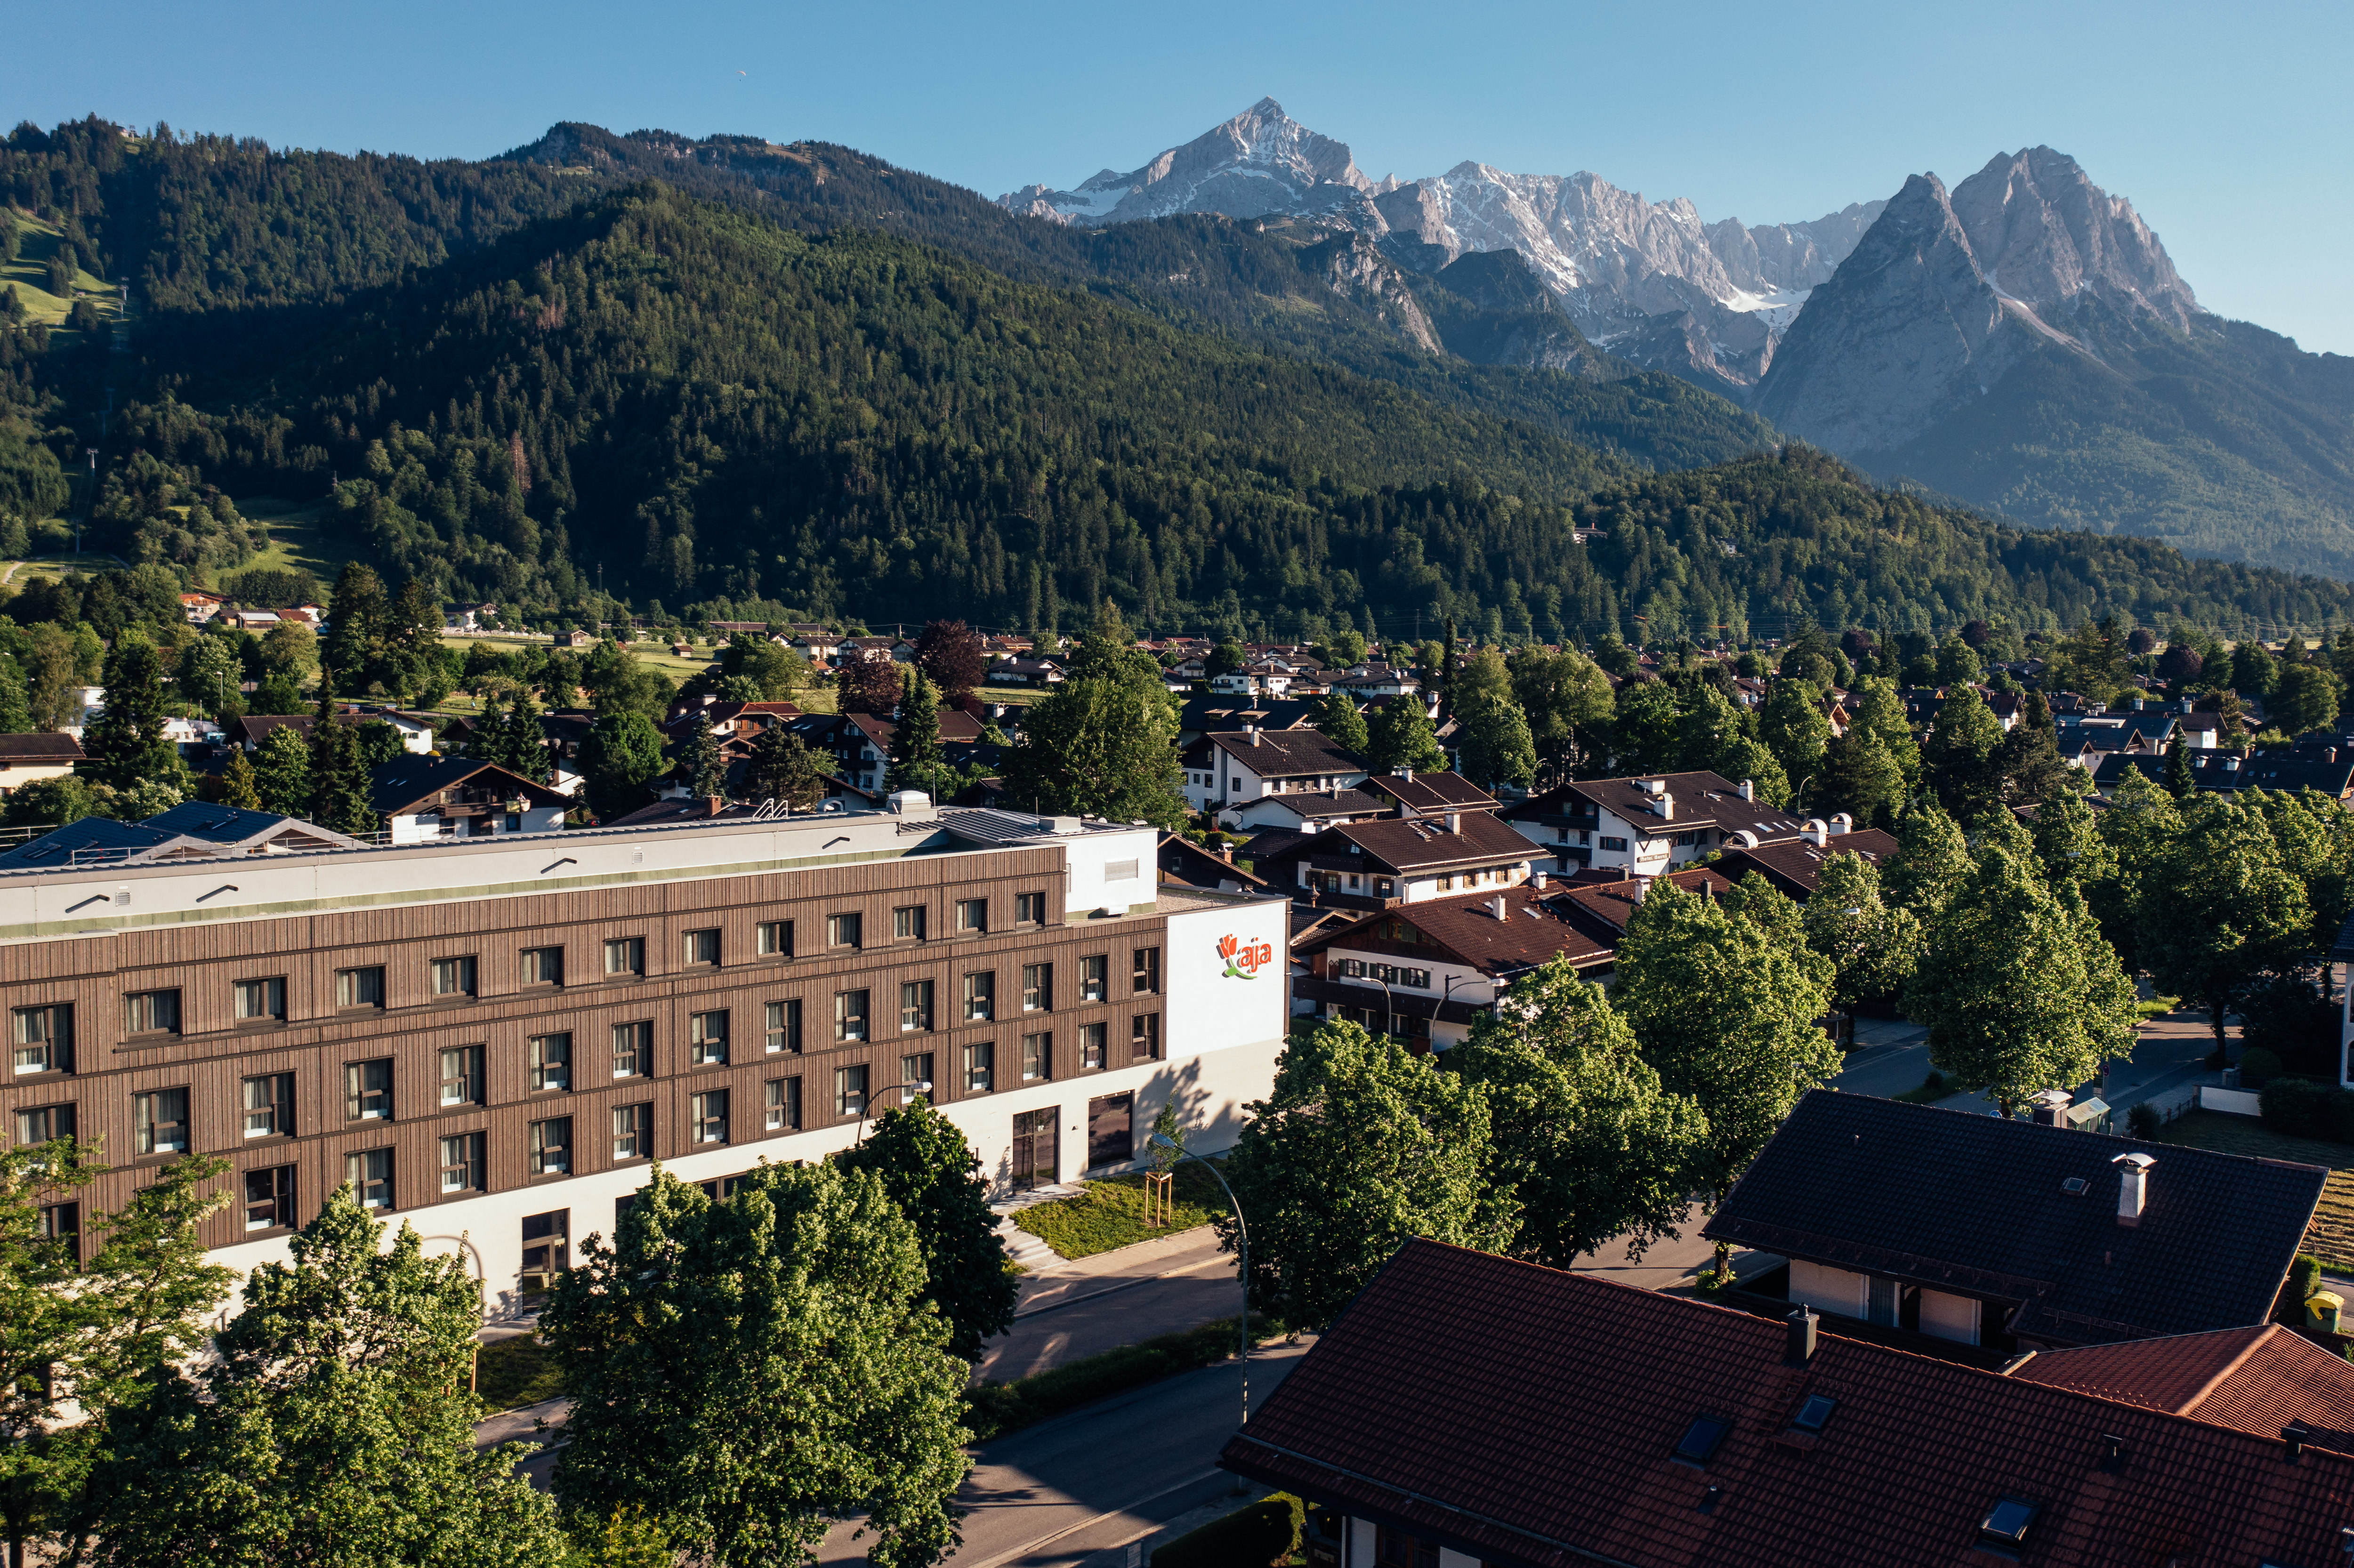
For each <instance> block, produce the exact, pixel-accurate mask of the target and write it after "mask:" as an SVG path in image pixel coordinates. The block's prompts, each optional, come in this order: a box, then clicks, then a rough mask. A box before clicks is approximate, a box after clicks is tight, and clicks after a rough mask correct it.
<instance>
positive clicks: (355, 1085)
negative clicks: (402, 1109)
mask: <svg viewBox="0 0 2354 1568" xmlns="http://www.w3.org/2000/svg"><path fill="white" fill-rule="evenodd" d="M344 1119H345V1121H390V1120H391V1119H392V1059H391V1058H390V1057H388V1056H387V1057H383V1058H379V1059H378V1060H376V1061H374V1062H350V1063H346V1064H345V1066H344Z"/></svg>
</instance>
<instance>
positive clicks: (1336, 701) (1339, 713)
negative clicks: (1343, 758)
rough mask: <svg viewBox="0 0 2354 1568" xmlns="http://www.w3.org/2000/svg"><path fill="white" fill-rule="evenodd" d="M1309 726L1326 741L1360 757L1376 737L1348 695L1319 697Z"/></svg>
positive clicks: (1332, 694) (1335, 693)
mask: <svg viewBox="0 0 2354 1568" xmlns="http://www.w3.org/2000/svg"><path fill="white" fill-rule="evenodd" d="M1309 722H1310V724H1311V725H1312V726H1314V727H1315V729H1316V731H1317V733H1318V734H1320V735H1321V736H1324V738H1325V739H1327V740H1329V741H1331V743H1332V744H1333V745H1335V746H1339V747H1345V748H1346V749H1348V750H1350V751H1353V752H1355V753H1356V754H1357V755H1358V756H1360V757H1363V756H1364V755H1365V754H1366V752H1367V750H1368V749H1369V748H1370V747H1372V745H1373V737H1372V736H1371V734H1370V733H1369V732H1368V731H1367V729H1366V728H1365V715H1363V714H1362V713H1359V712H1358V711H1357V705H1356V702H1355V700H1354V699H1352V697H1351V696H1350V695H1349V694H1347V693H1346V692H1327V693H1325V694H1323V695H1322V696H1321V697H1319V698H1318V699H1317V700H1316V707H1315V710H1314V715H1313V716H1312V717H1311V718H1310V721H1309Z"/></svg>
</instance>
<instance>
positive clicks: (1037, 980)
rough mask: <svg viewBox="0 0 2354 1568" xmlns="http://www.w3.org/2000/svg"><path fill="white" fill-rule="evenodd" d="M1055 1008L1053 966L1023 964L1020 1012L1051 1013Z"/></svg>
mask: <svg viewBox="0 0 2354 1568" xmlns="http://www.w3.org/2000/svg"><path fill="white" fill-rule="evenodd" d="M1054 1007H1055V966H1054V965H1052V964H1023V966H1022V1011H1023V1012H1053V1011H1054Z"/></svg>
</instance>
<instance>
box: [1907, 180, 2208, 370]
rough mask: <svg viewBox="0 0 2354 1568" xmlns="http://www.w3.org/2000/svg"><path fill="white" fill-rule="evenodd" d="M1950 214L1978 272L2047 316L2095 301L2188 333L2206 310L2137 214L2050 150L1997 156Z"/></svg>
mask: <svg viewBox="0 0 2354 1568" xmlns="http://www.w3.org/2000/svg"><path fill="white" fill-rule="evenodd" d="M1952 206H1953V211H1954V215H1955V217H1956V218H1957V219H1959V221H1960V223H1961V225H1962V228H1963V231H1964V232H1965V233H1967V235H1968V236H1969V238H1970V248H1971V250H1972V252H1973V254H1974V255H1975V256H1976V258H1977V260H1978V268H1979V270H1981V271H1982V272H1984V273H1985V274H1986V276H1987V279H1988V281H1989V282H1990V283H1991V284H1993V285H1994V286H1995V287H1996V288H1998V289H1999V290H2000V291H2002V292H2003V293H2004V294H2005V295H2006V296H2008V297H2009V298H2011V299H2014V300H2018V301H2020V302H2023V303H2025V304H2026V305H2028V306H2029V307H2030V308H2031V309H2033V310H2035V311H2036V312H2037V313H2039V314H2041V315H2045V316H2050V315H2052V314H2053V313H2055V312H2056V313H2061V314H2063V315H2064V314H2067V313H2072V312H2073V310H2074V309H2075V308H2077V307H2078V305H2079V304H2080V302H2081V301H2082V299H2083V297H2084V296H2086V295H2090V296H2092V297H2093V298H2095V299H2097V300H2099V301H2100V302H2102V303H2104V304H2105V305H2107V306H2108V307H2109V308H2111V309H2112V310H2115V311H2117V312H2119V313H2122V314H2126V315H2128V316H2130V315H2133V314H2136V313H2147V314H2150V315H2154V316H2156V317H2158V319H2159V320H2161V321H2164V322H2166V323H2168V324H2169V325H2172V326H2174V327H2177V328H2187V327H2188V326H2189V325H2190V319H2191V317H2192V316H2193V315H2194V314H2196V313H2198V310H2199V302H2198V301H2197V300H2196V299H2195V298H2193V297H2192V295H2191V292H2190V285H2189V284H2187V283H2185V282H2184V281H2182V278H2181V275H2180V274H2179V273H2178V272H2176V271H2175V270H2174V263H2173V261H2172V260H2170V259H2169V258H2168V256H2167V254H2166V248H2165V247H2164V246H2163V245H2161V244H2159V243H2158V236H2157V235H2156V234H2154V233H2152V232H2151V231H2150V228H2149V226H2148V225H2147V224H2146V223H2144V222H2143V221H2142V219H2141V215H2140V214H2139V213H2137V212H2136V211H2134V209H2133V204H2132V203H2131V202H2129V201H2127V200H2126V199H2125V198H2124V197H2123V196H2110V195H2109V194H2108V193H2107V192H2105V191H2104V190H2102V189H2101V188H2100V186H2098V185H2094V183H2093V182H2092V180H2091V179H2090V178H2089V177H2088V176H2087V175H2085V173H2084V169H2083V167H2082V166H2081V165H2080V164H2077V162H2076V160H2075V159H2073V158H2072V157H2070V156H2068V155H2067V154H2065V153H2056V152H2054V151H2052V149H2051V148H2049V147H2031V148H2028V149H2026V150H2025V151H2022V152H2019V153H1999V154H1996V155H1995V156H1994V157H1992V158H1990V159H1988V162H1987V165H1986V167H1984V168H1982V169H1980V170H1979V171H1978V173H1977V174H1975V175H1971V176H1970V177H1969V178H1967V179H1966V180H1964V181H1963V182H1962V183H1961V184H1960V185H1956V186H1955V187H1954V190H1953V196H1952Z"/></svg>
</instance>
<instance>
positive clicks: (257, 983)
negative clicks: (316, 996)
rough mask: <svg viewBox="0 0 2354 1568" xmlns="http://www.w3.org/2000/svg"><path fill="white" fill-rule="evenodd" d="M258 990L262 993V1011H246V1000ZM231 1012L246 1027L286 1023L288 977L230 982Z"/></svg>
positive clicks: (274, 976)
mask: <svg viewBox="0 0 2354 1568" xmlns="http://www.w3.org/2000/svg"><path fill="white" fill-rule="evenodd" d="M257 990H258V991H260V999H261V1011H260V1012H248V1011H247V1010H246V1000H247V998H248V996H249V995H250V994H252V993H253V992H254V991H257ZM229 1012H230V1014H231V1016H233V1017H234V1018H235V1019H236V1020H237V1022H239V1024H240V1025H245V1026H255V1025H266V1024H271V1023H283V1022H286V977H285V976H284V975H265V976H262V977H260V978H259V979H256V980H232V981H230V982H229Z"/></svg>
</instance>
